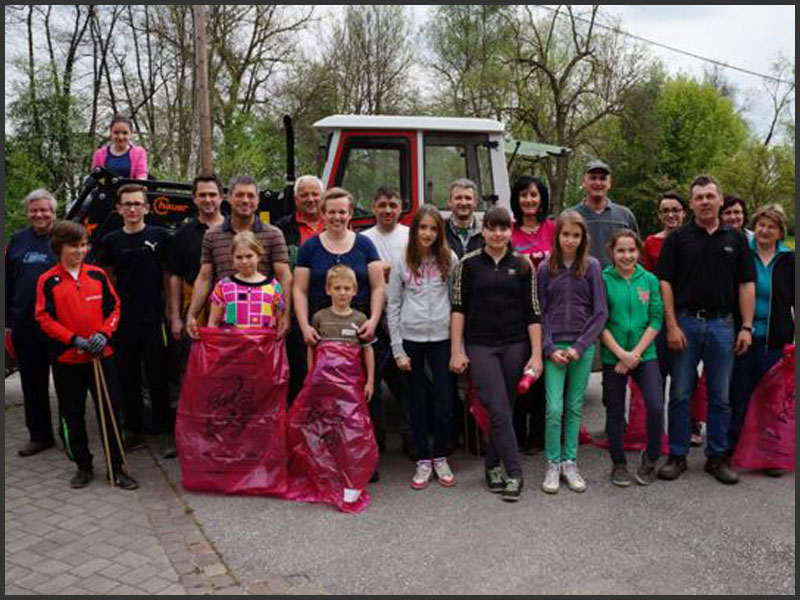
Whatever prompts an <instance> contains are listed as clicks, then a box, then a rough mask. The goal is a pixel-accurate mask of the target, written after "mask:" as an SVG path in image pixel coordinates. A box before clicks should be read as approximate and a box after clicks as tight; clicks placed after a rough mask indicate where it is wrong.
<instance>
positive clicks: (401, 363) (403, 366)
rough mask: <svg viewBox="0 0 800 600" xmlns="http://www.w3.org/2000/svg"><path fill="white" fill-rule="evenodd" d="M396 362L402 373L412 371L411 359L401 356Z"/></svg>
mask: <svg viewBox="0 0 800 600" xmlns="http://www.w3.org/2000/svg"><path fill="white" fill-rule="evenodd" d="M395 362H396V363H397V368H398V369H400V370H401V371H410V370H411V359H410V358H408V357H407V356H401V357H400V358H396V359H395Z"/></svg>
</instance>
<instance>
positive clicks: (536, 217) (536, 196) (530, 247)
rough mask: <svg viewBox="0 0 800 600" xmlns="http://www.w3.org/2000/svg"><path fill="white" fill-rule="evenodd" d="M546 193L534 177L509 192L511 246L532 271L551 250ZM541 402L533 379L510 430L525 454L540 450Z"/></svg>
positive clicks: (541, 395) (541, 389)
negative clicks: (526, 259)
mask: <svg viewBox="0 0 800 600" xmlns="http://www.w3.org/2000/svg"><path fill="white" fill-rule="evenodd" d="M549 208H550V193H549V191H548V189H547V186H546V185H545V184H544V182H543V181H542V180H541V179H539V178H538V177H532V176H530V175H523V176H522V177H519V178H518V179H517V180H516V181H515V182H514V187H513V188H512V189H511V213H512V214H513V215H514V227H513V228H512V230H511V245H512V247H513V248H514V252H515V253H516V254H517V255H522V256H527V257H528V258H530V260H531V263H533V268H534V270H536V268H537V267H538V266H539V263H540V262H542V260H544V259H545V258H546V257H547V256H548V255H549V254H550V252H551V251H552V250H553V237H554V235H555V230H556V222H555V220H553V219H551V218H548V216H547V213H548V210H549ZM544 421H545V400H544V380H543V379H537V380H536V382H535V383H534V384H533V385H532V386H531V387H530V389H529V391H528V393H527V394H524V395H522V396H520V397H519V398H518V399H517V402H516V403H515V404H514V431H515V433H516V435H517V442H518V443H519V445H520V448H523V449H524V450H525V453H526V454H534V453H535V452H537V450H540V449H542V448H544Z"/></svg>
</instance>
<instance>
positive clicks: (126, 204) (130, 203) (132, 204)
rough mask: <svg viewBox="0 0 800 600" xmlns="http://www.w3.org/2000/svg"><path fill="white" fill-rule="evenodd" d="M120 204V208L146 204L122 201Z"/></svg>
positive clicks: (140, 206)
mask: <svg viewBox="0 0 800 600" xmlns="http://www.w3.org/2000/svg"><path fill="white" fill-rule="evenodd" d="M120 206H121V207H122V208H144V207H145V206H147V204H145V203H144V202H122V203H120Z"/></svg>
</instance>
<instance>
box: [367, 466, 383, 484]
mask: <svg viewBox="0 0 800 600" xmlns="http://www.w3.org/2000/svg"><path fill="white" fill-rule="evenodd" d="M380 480H381V474H380V473H378V470H377V469H375V472H374V473H372V475H370V476H369V482H370V483H377V482H378V481H380Z"/></svg>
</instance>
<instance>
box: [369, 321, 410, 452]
mask: <svg viewBox="0 0 800 600" xmlns="http://www.w3.org/2000/svg"><path fill="white" fill-rule="evenodd" d="M375 338H376V339H375V343H374V344H373V345H372V348H373V349H374V352H375V393H374V394H373V396H372V401H371V402H370V404H369V416H370V419H372V424H373V427H374V429H375V439H376V440H377V442H378V445H379V446H380V447H381V448H383V447H384V445H385V443H386V428H387V425H388V419H387V412H386V402H385V398H384V394H383V390H382V389H381V387H382V386H381V383H382V382H383V381H385V382H386V386H387V387H388V388H389V391H390V392H391V393H392V396H394V398H395V400H397V402H398V403H399V404H400V420H401V422H400V433H401V435H402V436H403V437H404V438H405V437H407V436H408V437H410V436H411V421H410V419H409V412H408V381H407V378H406V375H405V374H404V373H402V372H401V371H400V370H399V369H398V368H397V363H396V362H395V360H394V356H393V355H392V347H391V341H390V337H389V330H388V327H387V326H386V317H385V316H384V317H381V321H380V323H378V327H377V328H376V330H375Z"/></svg>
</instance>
